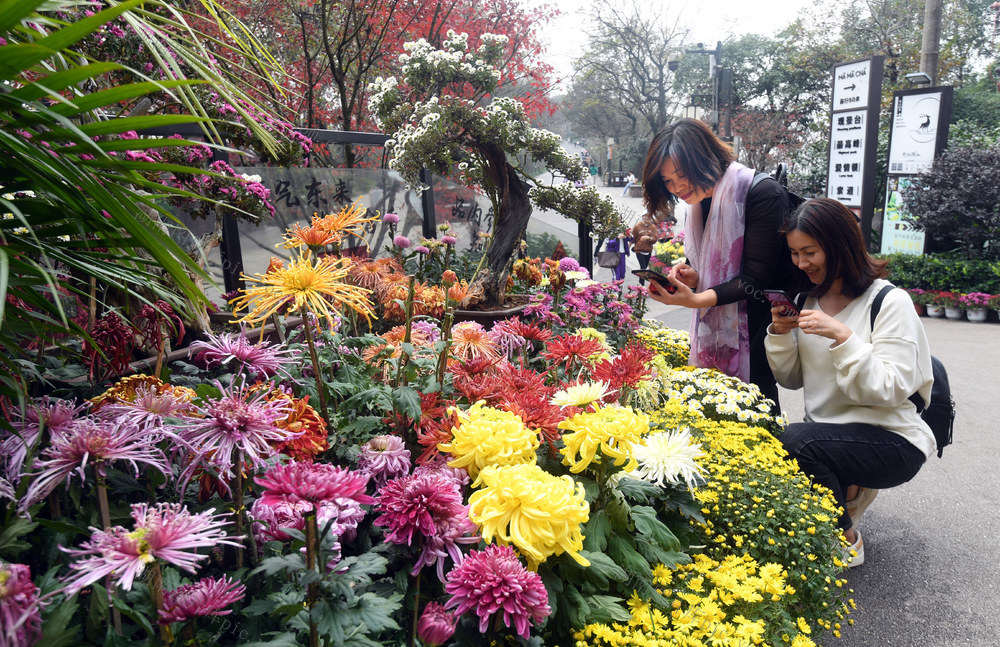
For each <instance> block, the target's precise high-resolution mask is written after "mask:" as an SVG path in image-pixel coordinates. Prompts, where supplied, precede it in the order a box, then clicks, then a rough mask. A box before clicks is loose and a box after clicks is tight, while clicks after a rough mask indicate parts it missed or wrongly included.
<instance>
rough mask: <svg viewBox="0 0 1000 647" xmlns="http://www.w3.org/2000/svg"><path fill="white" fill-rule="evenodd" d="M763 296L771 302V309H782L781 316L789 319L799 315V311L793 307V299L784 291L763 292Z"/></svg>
mask: <svg viewBox="0 0 1000 647" xmlns="http://www.w3.org/2000/svg"><path fill="white" fill-rule="evenodd" d="M764 296H765V297H767V300H768V301H770V302H771V307H772V308H773V307H775V306H779V307H781V308H783V309H782V311H781V316H783V317H791V316H793V315H797V314H799V309H798V308H797V307H795V299H793V298H792V297H790V296H788V293H787V292H785V291H784V290H764Z"/></svg>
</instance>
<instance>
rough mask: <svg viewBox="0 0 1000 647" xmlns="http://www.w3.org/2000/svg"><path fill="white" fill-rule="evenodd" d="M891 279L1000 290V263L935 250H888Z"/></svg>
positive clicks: (929, 286)
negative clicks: (915, 253) (923, 252)
mask: <svg viewBox="0 0 1000 647" xmlns="http://www.w3.org/2000/svg"><path fill="white" fill-rule="evenodd" d="M881 258H887V259H889V280H890V281H892V282H893V283H895V284H896V285H897V286H899V287H901V288H920V289H921V290H943V291H947V292H965V293H969V292H986V293H989V294H1000V263H998V262H989V261H970V260H965V259H961V258H954V257H952V256H947V255H941V254H935V255H931V256H913V255H910V254H888V255H884V256H881Z"/></svg>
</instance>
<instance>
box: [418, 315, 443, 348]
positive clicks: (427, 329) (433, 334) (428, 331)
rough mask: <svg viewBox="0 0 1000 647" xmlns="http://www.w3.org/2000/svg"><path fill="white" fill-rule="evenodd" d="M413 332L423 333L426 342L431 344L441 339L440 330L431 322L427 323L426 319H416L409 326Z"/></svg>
mask: <svg viewBox="0 0 1000 647" xmlns="http://www.w3.org/2000/svg"><path fill="white" fill-rule="evenodd" d="M411 326H412V328H413V330H415V331H418V332H421V333H423V334H424V335H426V336H427V342H428V343H429V344H433V343H434V342H436V341H437V340H439V339H441V328H440V327H439V326H438V325H437V324H436V323H434V322H433V321H427V320H426V319H418V320H416V321H414V322H413V323H412V324H411Z"/></svg>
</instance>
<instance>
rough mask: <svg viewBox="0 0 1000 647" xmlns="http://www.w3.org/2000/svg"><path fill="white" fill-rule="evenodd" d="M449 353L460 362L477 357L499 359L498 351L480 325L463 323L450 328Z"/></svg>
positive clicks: (469, 322)
mask: <svg viewBox="0 0 1000 647" xmlns="http://www.w3.org/2000/svg"><path fill="white" fill-rule="evenodd" d="M451 352H452V354H453V355H454V356H455V357H456V358H458V359H459V360H461V361H467V360H470V359H473V358H477V357H485V358H489V359H499V358H500V349H499V348H498V347H497V345H496V342H494V341H493V340H492V339H490V337H489V334H488V333H487V332H486V329H484V328H483V327H482V325H480V324H478V323H476V322H475V321H463V322H461V323H457V324H455V325H454V326H452V327H451Z"/></svg>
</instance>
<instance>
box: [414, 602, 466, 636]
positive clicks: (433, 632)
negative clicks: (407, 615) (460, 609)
mask: <svg viewBox="0 0 1000 647" xmlns="http://www.w3.org/2000/svg"><path fill="white" fill-rule="evenodd" d="M456 622H457V619H456V618H455V614H453V613H452V612H451V611H448V610H447V609H445V608H444V606H443V605H442V604H440V603H439V602H429V603H427V606H426V607H424V611H423V613H421V614H420V620H419V621H417V637H418V638H420V640H421V642H423V643H424V644H427V645H441V644H444V643H446V642H448V639H449V638H451V637H452V635H453V634H454V633H455V623H456Z"/></svg>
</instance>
